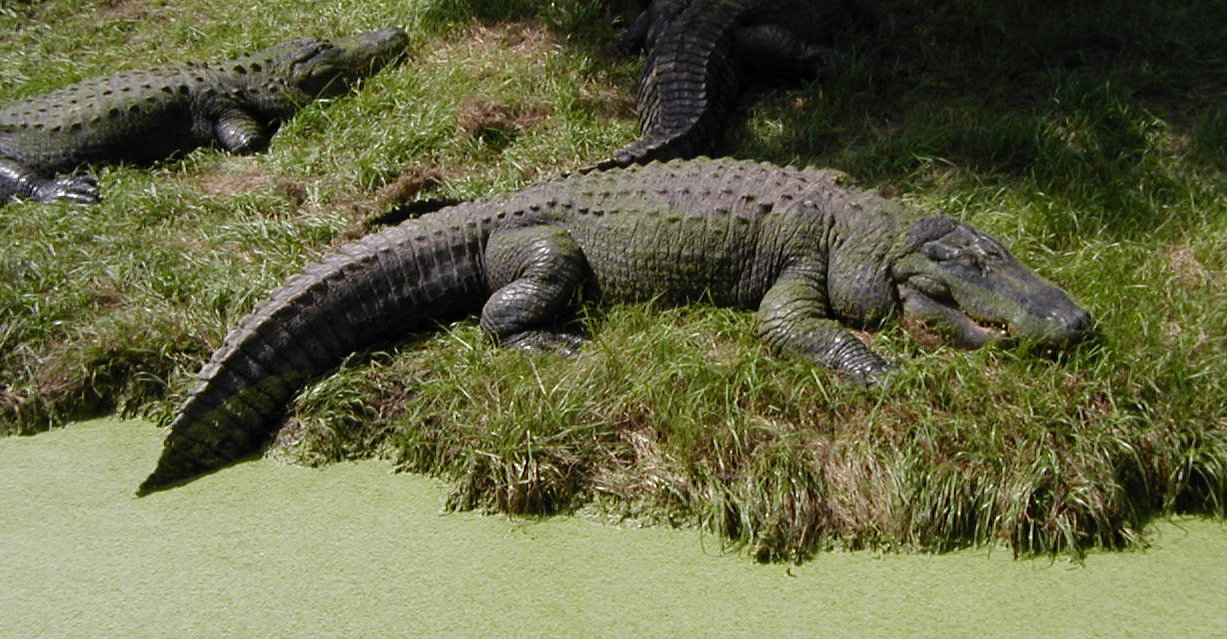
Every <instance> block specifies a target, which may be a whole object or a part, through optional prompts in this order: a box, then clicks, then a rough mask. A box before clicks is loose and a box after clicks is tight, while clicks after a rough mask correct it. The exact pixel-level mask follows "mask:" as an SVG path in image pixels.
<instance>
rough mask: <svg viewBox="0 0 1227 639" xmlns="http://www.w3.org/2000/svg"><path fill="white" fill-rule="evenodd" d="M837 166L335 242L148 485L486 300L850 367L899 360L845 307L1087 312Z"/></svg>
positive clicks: (870, 378) (1047, 332)
mask: <svg viewBox="0 0 1227 639" xmlns="http://www.w3.org/2000/svg"><path fill="white" fill-rule="evenodd" d="M840 182H841V177H840V174H838V173H837V172H833V171H824V170H815V169H795V168H783V167H778V166H774V165H771V164H766V163H752V162H740V161H732V160H709V159H705V158H704V159H696V160H691V161H673V162H668V163H652V164H649V165H645V166H635V167H631V168H627V169H614V170H609V171H604V172H593V173H589V174H583V175H572V176H569V177H565V178H560V179H557V180H553V181H550V182H545V183H542V184H538V185H536V186H532V187H529V188H527V189H524V190H522V191H519V192H517V193H512V194H509V195H502V196H496V197H492V198H489V199H484V200H477V201H473V202H467V203H463V204H460V205H457V206H452V207H448V208H444V209H442V210H440V211H438V212H435V213H431V214H428V215H425V216H422V217H420V218H417V219H414V220H409V221H406V222H404V223H402V224H400V225H399V226H395V227H392V228H390V229H387V230H384V231H383V232H381V233H378V234H374V235H369V236H366V237H364V238H362V239H360V240H357V241H355V242H352V243H350V244H347V245H344V246H342V247H340V248H339V249H338V250H337V251H336V252H334V253H332V254H330V255H328V256H327V257H325V258H323V260H321V261H320V262H318V263H316V264H314V265H312V266H309V267H308V268H307V269H306V271H305V272H303V273H302V274H300V275H297V276H295V277H292V278H291V279H290V280H289V281H287V282H286V283H285V284H284V285H283V286H281V287H280V288H278V289H277V290H275V291H274V292H273V293H272V294H271V296H270V298H269V299H268V300H267V301H265V302H264V303H263V304H261V305H260V306H259V307H258V308H257V309H256V310H255V311H254V312H253V313H252V314H251V315H248V316H247V317H246V318H245V319H244V320H242V321H241V322H240V323H239V326H238V327H237V328H236V329H234V331H232V332H231V333H230V334H229V335H228V336H227V337H226V338H225V341H224V342H223V344H222V345H221V347H220V348H219V349H218V350H217V351H216V352H215V353H214V355H213V358H212V361H211V362H210V363H209V364H208V365H206V366H205V367H204V368H203V369H202V370H201V372H200V374H199V377H200V380H199V383H198V385H197V387H196V388H195V389H194V390H193V392H192V393H191V395H190V397H189V398H188V399H187V400H186V402H185V403H184V404H183V405H182V406H181V407H180V408H179V410H178V412H177V414H176V416H175V418H174V419H173V420H172V422H171V424H170V429H169V434H168V435H167V439H166V443H165V448H164V450H163V453H162V457H161V460H160V461H159V463H158V466H157V469H156V470H155V471H154V472H153V474H152V475H150V476H149V478H148V479H146V480H145V482H144V483H143V484H142V486H141V487H140V491H141V492H142V493H145V492H149V491H153V490H157V489H159V488H163V487H166V486H168V485H170V484H173V483H176V482H179V481H182V480H185V479H189V478H192V477H195V476H197V475H200V474H202V473H205V472H208V471H210V470H213V469H216V468H220V467H222V466H224V465H226V464H227V463H230V462H233V461H235V460H237V459H239V458H241V457H244V456H246V455H248V454H250V453H252V452H254V451H256V450H258V449H259V448H260V447H261V445H263V443H264V442H265V441H266V440H267V439H268V436H269V434H270V433H271V432H273V430H275V426H276V424H275V422H276V419H277V417H278V415H280V414H281V413H282V412H283V411H284V409H285V406H286V404H287V402H288V401H289V400H290V398H291V397H292V396H293V395H294V393H295V392H296V391H297V390H298V389H299V388H301V387H302V386H303V385H305V384H306V383H308V382H309V381H310V380H312V379H313V378H315V377H318V376H319V375H320V374H322V373H325V372H327V371H329V370H331V369H333V368H335V367H336V366H337V365H339V364H340V362H341V360H342V359H343V358H344V357H346V355H348V354H349V353H352V352H354V351H356V350H361V349H366V348H370V347H374V346H377V345H380V344H382V343H386V342H388V341H390V340H394V339H396V338H397V337H398V336H402V335H405V334H406V333H409V332H413V331H417V330H422V329H429V328H430V327H432V326H436V325H438V323H439V322H445V321H448V320H451V319H454V318H459V317H463V316H466V315H469V314H473V313H480V324H481V327H482V328H483V329H484V330H485V331H486V332H488V333H490V334H491V335H493V336H494V337H495V338H496V339H498V340H499V341H500V342H501V343H503V344H505V345H509V346H516V347H526V348H545V349H551V350H560V351H563V352H567V351H571V350H573V349H574V348H575V347H576V346H577V345H578V340H579V338H578V337H576V336H573V335H569V334H566V333H559V332H557V331H554V330H551V328H550V327H551V326H554V325H555V324H556V320H557V319H558V317H559V316H560V315H561V314H563V313H565V312H566V311H567V309H568V306H569V304H570V302H572V301H573V300H574V298H575V294H576V290H577V289H578V288H579V287H581V286H582V287H584V290H585V296H592V295H599V296H602V297H604V298H606V299H609V298H614V299H647V298H658V299H661V300H664V301H666V302H672V303H685V302H688V301H693V300H710V301H711V302H714V303H715V304H720V305H727V306H737V307H750V308H753V307H757V309H758V320H759V326H760V332H761V335H762V337H763V339H764V340H765V341H766V342H767V343H769V344H770V345H771V346H773V347H775V348H776V349H778V350H781V351H787V352H793V353H799V354H801V355H803V356H805V357H808V358H811V359H813V360H814V361H815V362H816V363H818V364H821V365H823V366H826V367H828V368H831V369H833V370H835V371H838V372H839V373H840V374H842V375H844V376H846V377H849V378H852V379H854V380H859V381H861V382H862V383H870V384H871V383H877V382H879V381H880V380H882V379H883V378H884V377H885V376H886V375H888V374H889V373H890V372H891V371H892V369H893V368H894V365H893V364H891V363H890V362H888V361H887V360H885V359H883V358H882V357H880V356H879V355H877V354H876V353H874V352H873V351H872V350H870V349H869V348H868V347H867V346H866V345H865V344H864V343H863V342H862V341H861V340H859V339H858V338H857V337H856V336H855V335H853V334H852V333H851V332H849V331H848V330H847V329H846V328H844V327H843V326H842V324H844V323H854V324H859V325H867V326H873V325H875V324H877V323H878V322H880V321H881V320H882V319H883V318H885V317H886V316H888V315H889V314H891V313H893V312H895V311H897V310H901V311H902V313H903V314H904V315H907V316H912V317H915V318H919V319H920V320H921V321H923V322H925V323H927V324H928V325H929V326H930V328H932V329H933V330H934V331H935V332H938V333H940V334H944V335H945V336H946V337H948V338H949V339H950V341H952V342H953V343H956V344H960V345H963V346H968V347H975V346H979V345H981V344H984V343H985V342H987V341H989V340H991V339H994V338H996V337H997V336H999V335H1001V334H1003V333H1004V332H1006V331H1008V332H1010V333H1013V334H1016V335H1020V336H1024V337H1027V338H1029V339H1033V340H1036V341H1039V342H1049V343H1052V344H1057V345H1059V344H1064V343H1066V342H1068V341H1070V340H1073V339H1075V338H1077V337H1078V336H1080V335H1082V334H1083V333H1085V332H1086V331H1087V330H1089V328H1090V324H1091V321H1090V316H1089V315H1088V314H1087V313H1086V312H1085V311H1084V310H1082V309H1081V308H1079V307H1078V306H1077V305H1076V304H1075V303H1074V302H1072V301H1071V300H1070V298H1069V297H1068V296H1067V295H1066V294H1065V293H1064V292H1063V291H1061V289H1059V288H1056V287H1054V286H1052V285H1050V284H1047V283H1045V282H1043V281H1042V280H1040V279H1039V278H1037V277H1036V276H1035V275H1033V274H1032V273H1031V272H1030V271H1028V270H1027V269H1026V268H1025V267H1023V266H1022V265H1021V264H1019V263H1018V262H1017V261H1016V260H1015V259H1014V258H1013V257H1012V256H1011V255H1010V253H1009V252H1008V251H1006V249H1005V248H1004V247H1003V246H1002V245H1001V244H1000V243H998V242H997V241H996V240H994V239H992V238H990V237H988V236H986V235H983V234H981V233H979V232H977V231H975V230H974V229H972V228H971V227H969V226H967V225H965V224H962V223H959V222H957V221H955V220H952V219H950V218H947V217H942V216H938V215H927V214H923V213H920V212H917V211H913V210H910V209H908V208H906V207H904V206H902V205H900V204H898V203H897V202H895V201H892V200H887V199H884V198H882V197H881V196H879V195H877V194H876V193H875V192H873V191H860V190H855V189H851V188H847V187H844V186H841V183H840Z"/></svg>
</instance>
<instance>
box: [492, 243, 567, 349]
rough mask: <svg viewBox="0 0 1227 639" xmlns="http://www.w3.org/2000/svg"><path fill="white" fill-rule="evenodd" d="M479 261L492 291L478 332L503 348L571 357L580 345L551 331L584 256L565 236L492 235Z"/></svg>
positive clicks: (557, 332)
mask: <svg viewBox="0 0 1227 639" xmlns="http://www.w3.org/2000/svg"><path fill="white" fill-rule="evenodd" d="M485 258H486V278H487V280H488V281H489V283H490V285H491V287H492V288H494V289H495V291H494V294H493V295H491V296H490V299H489V300H487V301H486V305H485V307H484V308H482V311H481V328H482V330H484V331H486V332H487V333H489V334H491V335H493V336H494V337H495V338H496V339H497V340H498V342H499V344H501V345H503V346H507V347H511V348H524V349H534V350H549V351H554V352H556V353H559V354H561V355H567V356H570V355H574V354H575V353H576V351H577V350H578V348H579V346H580V345H581V344H582V343H583V339H582V338H581V337H579V336H578V335H574V334H572V333H567V332H563V331H559V330H552V329H551V325H552V324H554V323H555V320H556V319H557V318H558V316H559V315H560V314H561V313H562V311H563V310H564V309H565V308H566V307H567V306H568V305H569V304H570V303H571V301H572V299H573V298H574V296H575V291H576V290H577V289H578V288H579V285H580V283H582V282H583V281H584V279H585V277H586V273H587V261H586V260H585V258H584V253H583V251H582V250H581V249H580V248H579V245H578V244H576V243H575V241H574V240H572V239H571V236H570V235H567V232H566V231H564V230H562V229H560V228H557V227H552V226H544V225H542V226H528V227H522V228H517V229H510V230H504V231H498V232H496V233H495V234H494V235H492V236H491V237H490V241H489V243H488V244H487V245H486V253H485Z"/></svg>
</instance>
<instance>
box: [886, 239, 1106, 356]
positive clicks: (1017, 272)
mask: <svg viewBox="0 0 1227 639" xmlns="http://www.w3.org/2000/svg"><path fill="white" fill-rule="evenodd" d="M907 247H908V250H907V252H905V253H904V254H903V256H902V257H900V258H898V259H897V260H896V261H895V262H894V263H893V265H892V269H891V275H892V279H893V281H894V282H895V285H896V287H897V290H898V293H899V298H900V301H901V302H902V305H903V315H904V317H905V318H912V319H917V320H920V322H921V323H923V324H924V325H925V326H927V327H928V328H929V329H931V330H933V331H935V332H937V333H938V334H940V335H942V336H943V337H945V338H946V339H947V340H949V341H950V342H951V343H952V344H954V345H956V346H962V347H966V348H976V347H979V346H982V345H984V344H985V343H987V342H989V341H992V340H995V339H997V338H1000V337H1004V336H1006V335H1010V336H1014V337H1018V338H1022V339H1027V340H1034V341H1036V342H1038V343H1042V344H1052V345H1061V344H1066V343H1069V342H1072V341H1075V340H1076V339H1078V338H1080V337H1082V336H1084V335H1085V334H1086V333H1087V332H1088V331H1089V330H1090V328H1091V316H1090V314H1089V313H1087V312H1086V311H1085V310H1083V309H1082V308H1081V307H1079V306H1078V305H1077V304H1075V303H1074V301H1073V300H1071V299H1070V298H1069V296H1068V295H1067V294H1066V293H1065V291H1062V290H1061V289H1059V288H1057V287H1055V286H1053V285H1051V284H1049V283H1047V282H1045V281H1044V280H1042V279H1040V278H1039V277H1038V276H1036V275H1035V274H1034V273H1032V272H1031V271H1029V270H1028V269H1027V268H1026V267H1024V266H1023V265H1022V264H1020V263H1019V262H1018V260H1016V259H1014V256H1013V255H1010V252H1009V251H1007V250H1006V248H1005V247H1004V246H1002V245H1001V243H1000V242H998V241H997V240H995V239H993V238H991V237H989V236H987V235H984V234H983V233H980V232H979V231H976V230H975V229H973V228H971V227H970V226H967V225H966V224H962V223H959V222H956V221H954V220H951V219H949V218H945V217H929V218H924V219H922V220H919V221H918V222H916V223H915V224H914V225H913V226H912V228H911V229H910V230H909V232H908V241H907Z"/></svg>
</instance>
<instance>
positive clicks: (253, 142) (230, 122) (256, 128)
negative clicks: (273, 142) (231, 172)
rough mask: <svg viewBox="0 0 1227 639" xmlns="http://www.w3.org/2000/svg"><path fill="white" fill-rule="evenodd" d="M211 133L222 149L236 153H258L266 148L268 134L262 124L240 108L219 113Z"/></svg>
mask: <svg viewBox="0 0 1227 639" xmlns="http://www.w3.org/2000/svg"><path fill="white" fill-rule="evenodd" d="M213 133H214V134H216V135H217V140H218V142H220V143H221V145H222V148H223V149H226V150H227V151H229V152H231V153H235V154H238V155H246V154H249V153H259V152H260V151H263V150H265V149H267V148H268V142H269V136H268V134H267V133H266V132H265V130H264V125H263V124H260V123H259V122H258V121H257V120H256V119H255V118H253V117H251V116H250V115H248V114H247V113H246V112H245V111H243V110H241V109H227V110H226V111H224V112H223V113H222V114H221V115H219V116H218V117H217V122H216V123H214V125H213Z"/></svg>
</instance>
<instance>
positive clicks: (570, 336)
mask: <svg viewBox="0 0 1227 639" xmlns="http://www.w3.org/2000/svg"><path fill="white" fill-rule="evenodd" d="M586 341H587V340H585V339H584V338H583V337H581V336H579V335H576V334H574V333H565V332H561V331H559V332H555V331H546V330H533V331H523V332H521V333H516V334H514V335H509V336H507V337H504V338H502V339H501V340H499V345H500V346H502V347H504V348H512V349H516V350H525V351H545V352H549V353H554V354H555V355H561V356H563V357H577V356H578V355H579V349H580V348H581V347H583V345H584V342H586Z"/></svg>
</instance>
